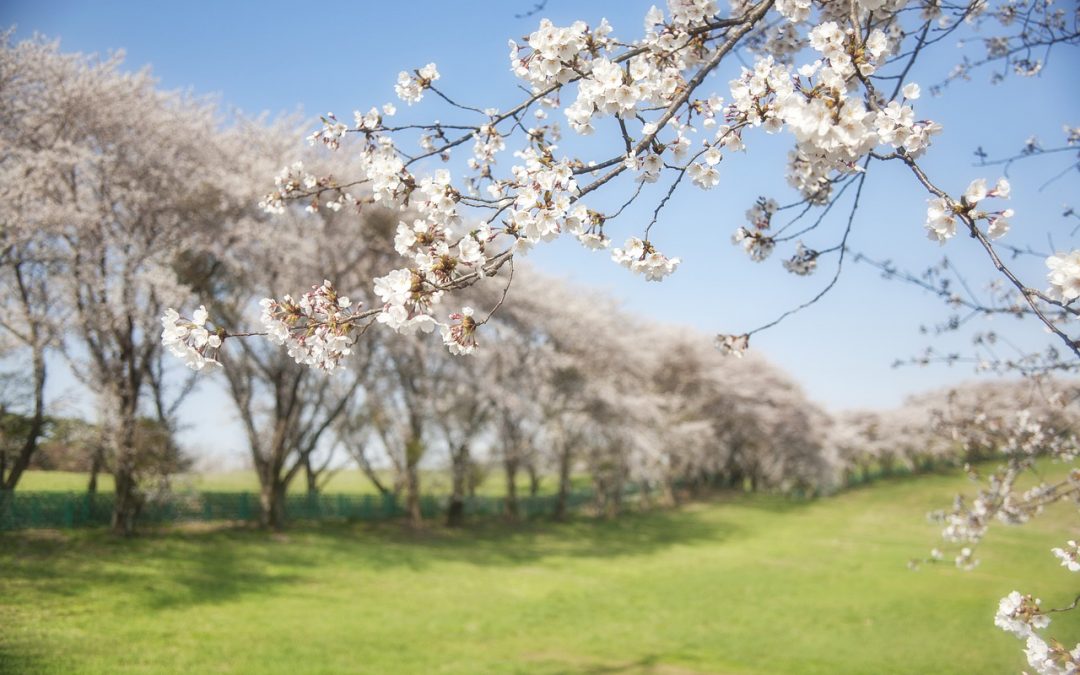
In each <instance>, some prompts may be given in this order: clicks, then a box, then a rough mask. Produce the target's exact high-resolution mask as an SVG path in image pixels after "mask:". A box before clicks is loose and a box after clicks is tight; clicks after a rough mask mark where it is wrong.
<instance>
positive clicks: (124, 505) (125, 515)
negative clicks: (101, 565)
mask: <svg viewBox="0 0 1080 675" xmlns="http://www.w3.org/2000/svg"><path fill="white" fill-rule="evenodd" d="M113 482H114V483H115V487H114V488H113V489H114V493H115V494H114V502H113V515H112V531H113V533H114V534H119V535H122V536H124V537H130V536H131V535H133V534H135V519H136V518H138V515H139V507H140V506H141V504H140V501H141V497H140V496H139V493H138V489H137V485H136V484H135V473H134V472H133V471H132V470H131V467H130V461H122V462H119V463H118V466H117V469H116V471H115V472H114V473H113Z"/></svg>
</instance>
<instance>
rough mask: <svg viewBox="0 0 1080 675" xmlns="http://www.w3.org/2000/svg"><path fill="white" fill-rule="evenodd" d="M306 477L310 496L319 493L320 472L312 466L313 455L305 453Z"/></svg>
mask: <svg viewBox="0 0 1080 675" xmlns="http://www.w3.org/2000/svg"><path fill="white" fill-rule="evenodd" d="M304 477H305V478H306V479H307V493H308V496H312V495H317V494H319V474H318V473H317V472H315V471H314V470H313V469H312V468H311V455H304Z"/></svg>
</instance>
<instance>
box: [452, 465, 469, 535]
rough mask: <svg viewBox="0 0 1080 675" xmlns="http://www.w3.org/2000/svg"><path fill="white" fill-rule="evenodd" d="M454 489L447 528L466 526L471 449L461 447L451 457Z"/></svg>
mask: <svg viewBox="0 0 1080 675" xmlns="http://www.w3.org/2000/svg"><path fill="white" fill-rule="evenodd" d="M450 473H451V483H452V488H451V490H450V504H449V505H448V506H447V509H446V525H447V527H461V526H462V525H464V524H465V492H466V490H467V489H468V485H467V484H468V481H469V475H468V474H469V447H468V446H467V445H462V446H460V447H459V448H458V449H457V451H456V452H453V451H452V454H451V456H450Z"/></svg>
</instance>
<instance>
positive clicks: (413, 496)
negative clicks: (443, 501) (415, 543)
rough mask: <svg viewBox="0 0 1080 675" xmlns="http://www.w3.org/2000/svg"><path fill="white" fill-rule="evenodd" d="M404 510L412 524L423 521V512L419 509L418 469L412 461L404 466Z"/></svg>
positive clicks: (417, 524)
mask: <svg viewBox="0 0 1080 675" xmlns="http://www.w3.org/2000/svg"><path fill="white" fill-rule="evenodd" d="M405 511H406V512H407V513H408V514H409V522H411V523H412V524H413V525H414V526H420V525H422V524H423V523H424V514H423V512H422V511H421V510H420V470H419V469H418V468H417V466H416V464H413V463H410V464H409V465H408V466H406V467H405Z"/></svg>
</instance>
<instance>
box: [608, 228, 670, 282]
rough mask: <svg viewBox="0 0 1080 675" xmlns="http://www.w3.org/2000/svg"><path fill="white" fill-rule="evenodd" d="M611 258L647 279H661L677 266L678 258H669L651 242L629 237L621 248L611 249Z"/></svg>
mask: <svg viewBox="0 0 1080 675" xmlns="http://www.w3.org/2000/svg"><path fill="white" fill-rule="evenodd" d="M611 259H612V260H614V261H615V262H617V263H619V264H620V265H622V266H624V267H626V268H627V269H629V270H630V271H632V272H634V273H635V274H641V275H644V277H645V279H646V280H647V281H661V280H663V279H664V277H666V276H668V275H670V274H671V273H672V272H674V271H675V268H677V267H678V266H679V263H680V262H681V260H680V259H679V258H669V257H667V256H666V255H664V254H663V253H661V252H660V251H657V250H656V247H655V246H653V245H652V242H650V241H647V240H642V239H638V238H637V237H630V238H629V239H627V240H626V243H625V244H623V247H622V248H616V249H613V250H612V251H611Z"/></svg>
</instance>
